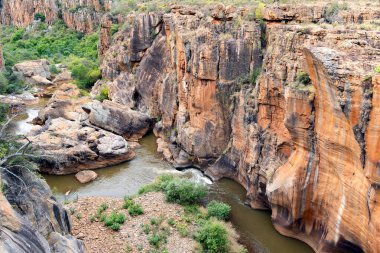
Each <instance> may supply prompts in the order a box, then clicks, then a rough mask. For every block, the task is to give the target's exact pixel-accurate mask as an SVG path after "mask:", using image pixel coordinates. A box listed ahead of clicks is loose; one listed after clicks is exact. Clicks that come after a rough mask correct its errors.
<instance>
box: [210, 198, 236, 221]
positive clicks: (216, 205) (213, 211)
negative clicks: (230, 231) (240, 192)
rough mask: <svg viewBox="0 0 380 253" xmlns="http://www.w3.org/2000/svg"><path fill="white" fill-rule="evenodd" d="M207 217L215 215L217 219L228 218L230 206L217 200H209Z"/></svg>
mask: <svg viewBox="0 0 380 253" xmlns="http://www.w3.org/2000/svg"><path fill="white" fill-rule="evenodd" d="M207 213H208V216H209V217H215V218H217V219H219V220H228V219H229V218H230V215H231V206H230V205H228V204H225V203H223V202H219V201H215V200H213V201H211V202H210V203H209V204H208V205H207Z"/></svg>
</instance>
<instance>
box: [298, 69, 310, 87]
mask: <svg viewBox="0 0 380 253" xmlns="http://www.w3.org/2000/svg"><path fill="white" fill-rule="evenodd" d="M297 82H299V83H302V84H304V85H307V84H310V82H311V79H310V77H309V74H307V73H305V72H303V71H300V72H298V73H297Z"/></svg>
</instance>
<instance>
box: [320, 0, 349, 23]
mask: <svg viewBox="0 0 380 253" xmlns="http://www.w3.org/2000/svg"><path fill="white" fill-rule="evenodd" d="M347 9H348V4H347V3H346V2H344V3H339V2H337V1H334V2H332V3H330V4H329V5H328V6H327V8H326V10H325V17H326V20H327V22H329V23H333V22H334V21H335V20H334V19H335V17H336V16H337V15H338V13H339V11H341V10H347Z"/></svg>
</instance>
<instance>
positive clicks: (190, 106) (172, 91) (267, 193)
mask: <svg viewBox="0 0 380 253" xmlns="http://www.w3.org/2000/svg"><path fill="white" fill-rule="evenodd" d="M325 8H326V7H325V6H299V7H291V6H286V5H284V6H269V7H267V8H265V9H264V10H263V15H264V22H263V23H261V24H260V23H259V22H255V21H253V20H249V19H244V18H243V17H244V9H239V8H235V7H224V6H223V5H218V6H216V7H215V8H213V9H212V10H211V11H210V13H208V14H206V13H207V12H204V11H201V10H199V9H195V8H188V7H183V6H175V7H173V8H172V10H171V12H170V13H167V14H157V13H146V14H139V15H132V16H129V17H128V18H127V19H126V21H125V23H124V25H123V28H122V29H121V30H120V31H119V32H118V33H116V34H115V35H114V36H112V37H111V36H110V34H109V29H110V23H111V20H110V19H109V18H108V19H104V20H103V23H102V25H101V35H102V39H101V41H102V43H101V44H100V48H99V51H100V53H101V54H102V56H103V62H102V66H101V68H102V75H103V81H100V82H98V83H97V85H96V86H95V87H94V89H93V94H94V95H95V94H97V93H98V91H99V90H100V89H102V88H104V87H108V89H109V97H110V99H111V100H112V101H113V102H116V103H119V104H122V105H123V106H127V107H129V108H133V109H134V110H138V111H140V112H144V113H146V114H147V115H149V116H150V117H152V118H154V119H156V121H157V123H156V125H155V129H154V133H155V134H156V136H157V137H158V144H159V151H160V152H162V153H163V155H164V157H165V158H166V159H167V160H168V161H170V162H172V163H173V164H174V165H175V166H177V167H187V166H198V167H200V168H202V169H203V170H205V172H206V173H207V174H209V175H211V176H212V177H214V178H221V177H229V178H232V179H234V180H236V181H238V182H239V183H240V184H241V185H243V186H244V187H245V188H246V189H247V198H248V200H249V202H250V205H251V206H252V207H253V208H259V209H269V210H272V219H273V223H274V225H275V227H276V228H277V230H278V231H280V232H281V233H283V234H285V235H288V236H292V237H295V238H298V239H301V240H303V241H305V242H307V243H308V244H309V245H310V246H311V247H313V248H314V250H315V251H317V252H380V242H379V228H380V227H379V221H378V209H379V208H378V204H377V198H378V196H377V192H376V188H377V185H378V183H379V175H378V173H379V172H378V163H379V155H378V151H377V147H378V143H379V140H380V139H379V135H378V127H377V123H376V122H377V110H378V108H377V103H378V102H377V97H378V94H377V93H378V88H377V86H378V83H379V80H380V76H379V75H376V74H374V69H375V67H376V66H377V64H378V63H379V62H380V47H379V46H380V44H379V42H380V34H379V33H378V32H376V31H368V29H367V30H364V29H361V28H360V25H361V24H363V23H365V22H368V21H369V20H372V19H376V18H379V17H380V10H379V9H378V8H377V9H376V8H371V7H368V6H367V7H363V8H362V9H360V10H356V11H349V10H345V11H342V12H340V13H339V14H338V15H337V18H338V19H339V20H340V23H341V25H338V26H335V25H334V26H332V25H326V24H325V25H323V23H324V20H325V19H326V18H327V17H325V16H324V15H325V13H326V12H325ZM347 24H350V25H351V26H353V27H348V25H347ZM260 70H261V71H260ZM301 72H306V73H307V74H308V75H309V76H310V78H311V80H310V81H308V80H307V81H306V82H305V83H301V82H300V81H297V75H299V74H300V73H301ZM259 73H260V74H259Z"/></svg>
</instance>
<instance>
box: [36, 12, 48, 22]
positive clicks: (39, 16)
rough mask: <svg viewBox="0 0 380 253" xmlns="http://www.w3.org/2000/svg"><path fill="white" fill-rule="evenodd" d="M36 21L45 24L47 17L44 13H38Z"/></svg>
mask: <svg viewBox="0 0 380 253" xmlns="http://www.w3.org/2000/svg"><path fill="white" fill-rule="evenodd" d="M34 20H40V21H41V22H45V20H46V17H45V15H44V14H42V13H36V14H34Z"/></svg>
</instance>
